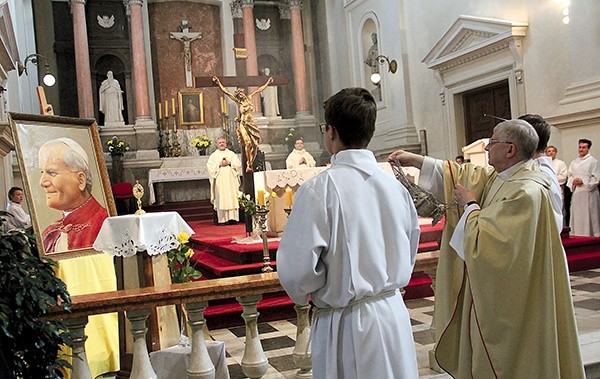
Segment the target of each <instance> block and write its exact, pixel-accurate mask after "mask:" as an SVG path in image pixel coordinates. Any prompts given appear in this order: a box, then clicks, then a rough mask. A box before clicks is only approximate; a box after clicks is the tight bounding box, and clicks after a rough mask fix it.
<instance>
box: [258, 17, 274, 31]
mask: <svg viewBox="0 0 600 379" xmlns="http://www.w3.org/2000/svg"><path fill="white" fill-rule="evenodd" d="M256 27H257V28H259V29H260V30H268V29H269V28H270V27H271V19H270V18H261V19H260V20H259V19H258V18H257V19H256Z"/></svg>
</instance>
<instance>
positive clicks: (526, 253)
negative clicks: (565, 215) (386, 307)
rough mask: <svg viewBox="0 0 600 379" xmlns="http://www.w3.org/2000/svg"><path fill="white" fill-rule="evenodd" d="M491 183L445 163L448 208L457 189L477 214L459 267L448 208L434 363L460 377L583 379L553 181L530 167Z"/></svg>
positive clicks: (486, 175) (483, 174)
mask: <svg viewBox="0 0 600 379" xmlns="http://www.w3.org/2000/svg"><path fill="white" fill-rule="evenodd" d="M450 165H451V166H450ZM497 177H498V174H497V173H496V172H493V171H490V170H488V169H483V168H477V167H475V166H473V165H463V166H460V165H458V164H455V163H454V162H448V163H444V191H445V199H446V202H448V203H449V202H450V201H451V200H452V195H453V190H452V189H453V183H460V184H463V185H465V186H467V187H468V188H470V189H471V190H472V191H473V192H474V193H475V195H476V197H477V199H478V202H479V204H480V205H481V210H475V211H473V212H471V213H470V215H469V217H468V221H467V223H466V225H465V231H464V233H465V240H464V253H465V260H464V261H463V260H462V259H461V258H460V257H459V256H458V255H457V253H456V251H454V250H453V249H452V248H451V247H450V245H449V240H450V238H451V236H452V233H453V232H454V228H455V227H456V224H457V221H458V219H459V214H458V211H457V209H456V208H455V209H453V210H451V211H449V212H447V216H446V217H447V219H446V228H445V230H444V235H443V238H442V247H441V250H442V251H441V253H440V259H439V263H438V269H437V281H436V296H435V297H436V304H435V324H436V333H437V336H436V340H437V344H436V351H435V356H436V359H437V361H438V363H439V365H440V366H441V367H442V368H443V369H444V370H446V371H447V372H448V373H450V374H451V375H452V376H454V377H456V378H510V379H518V378H583V377H584V372H583V364H582V361H581V355H580V352H579V343H578V339H577V329H576V325H575V317H574V314H573V303H572V298H571V289H570V284H569V274H568V269H567V264H566V258H565V253H564V249H563V247H562V244H561V239H560V235H559V233H558V231H557V230H556V226H555V221H554V214H553V211H552V205H551V201H550V198H549V193H548V188H549V186H550V184H549V180H548V178H547V177H546V176H545V174H543V173H542V172H540V171H539V170H538V169H537V168H536V167H535V166H534V165H532V164H531V162H527V163H525V164H522V165H521V167H519V168H518V169H517V170H516V171H515V172H513V173H512V174H511V175H510V176H508V177H507V178H504V179H501V178H497ZM496 178H497V179H496ZM494 181H495V182H494ZM498 181H500V182H498Z"/></svg>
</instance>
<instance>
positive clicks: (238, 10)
mask: <svg viewBox="0 0 600 379" xmlns="http://www.w3.org/2000/svg"><path fill="white" fill-rule="evenodd" d="M230 6H231V16H232V17H233V18H242V2H241V0H233V1H232V2H231V5H230Z"/></svg>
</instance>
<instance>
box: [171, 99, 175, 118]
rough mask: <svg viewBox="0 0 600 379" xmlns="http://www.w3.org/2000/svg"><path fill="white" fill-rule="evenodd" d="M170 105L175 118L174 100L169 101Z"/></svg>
mask: <svg viewBox="0 0 600 379" xmlns="http://www.w3.org/2000/svg"><path fill="white" fill-rule="evenodd" d="M171 105H172V108H171V111H172V113H173V116H175V98H172V99H171Z"/></svg>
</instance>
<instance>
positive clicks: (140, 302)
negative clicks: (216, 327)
mask: <svg viewBox="0 0 600 379" xmlns="http://www.w3.org/2000/svg"><path fill="white" fill-rule="evenodd" d="M437 257H438V252H430V253H421V254H418V256H417V263H416V265H415V269H414V271H422V272H427V273H434V272H435V266H436V264H437ZM282 290H283V288H282V287H281V284H280V283H279V278H278V275H277V273H276V272H273V273H263V274H255V275H247V276H238V277H231V278H222V279H214V280H204V281H198V282H193V283H183V284H171V285H165V286H154V287H145V288H135V289H127V290H120V291H113V292H104V293H98V294H91V295H81V296H73V297H72V298H71V300H72V306H71V312H70V313H68V312H65V311H63V310H62V309H59V308H53V309H51V311H50V313H49V315H48V316H46V318H48V319H64V320H65V321H66V322H67V323H68V325H69V328H70V330H72V331H74V332H75V333H76V334H77V336H78V338H76V339H75V341H74V346H73V354H74V356H76V357H79V358H80V359H74V360H73V370H72V376H71V377H72V378H73V379H91V378H92V377H91V374H90V369H89V366H88V364H87V360H86V355H85V346H84V343H85V339H86V337H85V334H84V328H85V325H86V324H87V318H88V316H90V315H95V314H102V313H111V312H122V311H123V312H125V313H126V317H127V318H128V320H129V321H130V324H131V334H132V336H133V364H132V368H131V375H130V378H132V379H138V378H139V379H148V378H150V379H152V378H156V377H157V376H156V374H155V373H154V371H153V369H152V366H151V364H150V359H149V355H148V349H147V345H146V332H147V328H146V321H147V318H148V316H149V314H150V309H152V308H154V307H157V306H163V305H173V304H184V306H185V309H186V311H187V312H188V315H189V320H188V323H189V326H190V328H191V355H190V360H189V365H188V368H187V373H188V378H202V379H204V378H206V379H208V378H214V376H215V368H214V366H213V363H212V361H211V360H210V357H209V355H208V350H207V346H206V343H205V340H204V332H203V329H204V326H205V320H204V315H203V313H204V310H205V309H206V307H207V305H208V301H209V300H215V299H228V298H236V299H237V301H238V302H239V303H240V304H241V305H242V307H243V314H242V317H243V318H244V321H245V324H246V346H245V350H244V355H243V358H242V362H241V366H242V370H243V372H244V374H245V375H246V376H247V377H249V378H260V377H262V376H264V374H265V373H266V371H267V368H268V366H269V364H268V360H267V358H266V356H265V353H264V351H263V348H262V345H261V342H260V336H259V333H258V325H257V322H258V315H259V313H258V312H257V310H256V305H257V303H258V301H259V300H260V299H261V298H262V295H263V294H266V293H273V292H279V291H282ZM295 309H296V314H297V318H298V322H297V325H298V330H297V333H296V346H295V348H294V351H293V359H294V362H295V363H296V365H297V366H298V369H299V371H298V377H301V378H310V377H312V373H311V352H310V349H309V346H308V344H309V335H310V319H309V313H310V305H305V306H301V305H297V306H296V307H295Z"/></svg>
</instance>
